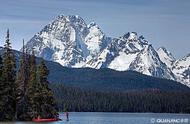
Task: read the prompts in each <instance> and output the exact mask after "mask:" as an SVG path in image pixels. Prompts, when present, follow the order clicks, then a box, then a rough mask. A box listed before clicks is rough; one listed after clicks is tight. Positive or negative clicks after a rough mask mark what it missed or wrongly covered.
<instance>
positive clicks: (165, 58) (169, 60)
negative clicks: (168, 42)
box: [157, 47, 176, 68]
mask: <svg viewBox="0 0 190 124" xmlns="http://www.w3.org/2000/svg"><path fill="white" fill-rule="evenodd" d="M157 53H158V55H159V57H160V59H161V61H162V62H164V63H165V64H166V65H167V66H168V67H169V68H171V67H172V64H173V63H174V62H175V61H176V59H175V58H174V56H173V55H172V53H171V52H169V51H168V50H166V48H164V47H160V48H159V49H158V50H157Z"/></svg>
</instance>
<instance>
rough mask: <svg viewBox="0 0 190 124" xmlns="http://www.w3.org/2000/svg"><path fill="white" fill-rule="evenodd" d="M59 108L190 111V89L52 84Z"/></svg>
mask: <svg viewBox="0 0 190 124" xmlns="http://www.w3.org/2000/svg"><path fill="white" fill-rule="evenodd" d="M51 88H52V90H53V92H54V95H55V98H56V100H57V103H58V107H59V111H76V112H81V111H82V112H154V113H190V93H185V92H167V91H159V90H154V89H152V90H144V91H127V92H118V91H117V92H114V91H95V90H87V89H86V90H84V89H81V88H76V87H75V88H74V87H68V86H64V85H63V84H51Z"/></svg>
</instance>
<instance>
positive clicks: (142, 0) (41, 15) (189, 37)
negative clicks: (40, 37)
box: [0, 0, 190, 58]
mask: <svg viewBox="0 0 190 124" xmlns="http://www.w3.org/2000/svg"><path fill="white" fill-rule="evenodd" d="M60 14H62V15H79V16H81V17H82V18H83V19H84V20H85V21H86V22H87V23H90V22H91V21H95V22H96V23H97V24H98V25H99V26H100V27H101V29H102V31H103V32H104V33H105V34H106V35H108V36H112V37H119V36H122V35H123V34H124V33H127V32H131V31H135V32H137V33H138V34H139V35H143V36H144V37H145V38H146V39H147V40H148V41H149V42H150V43H152V44H153V46H154V47H155V48H158V47H160V46H164V47H166V48H167V49H168V50H169V51H171V52H172V53H173V54H174V56H176V57H177V58H180V57H182V56H185V55H187V54H188V53H190V0H0V41H1V42H0V45H2V44H3V42H4V39H5V38H4V37H5V34H6V29H7V28H9V29H10V32H11V40H12V44H13V48H15V49H20V47H21V44H22V39H23V38H24V39H26V41H27V40H29V39H30V38H31V37H32V36H33V35H34V34H36V33H37V32H39V31H40V30H41V29H42V28H43V27H44V26H45V25H46V24H48V23H49V22H51V21H52V20H53V19H54V18H55V17H57V16H58V15H60Z"/></svg>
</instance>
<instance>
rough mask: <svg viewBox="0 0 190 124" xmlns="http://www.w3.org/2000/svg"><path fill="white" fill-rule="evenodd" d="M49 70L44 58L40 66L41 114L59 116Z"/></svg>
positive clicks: (47, 116) (45, 116)
mask: <svg viewBox="0 0 190 124" xmlns="http://www.w3.org/2000/svg"><path fill="white" fill-rule="evenodd" d="M48 74H49V70H48V68H47V66H46V65H45V62H44V60H42V61H41V63H40V65H39V67H38V75H39V82H40V85H41V102H42V103H41V107H40V116H41V117H44V118H52V117H56V118H57V117H58V112H57V108H56V103H55V99H54V96H53V93H52V91H51V89H50V88H49V86H48V84H49V82H48V80H47V77H48Z"/></svg>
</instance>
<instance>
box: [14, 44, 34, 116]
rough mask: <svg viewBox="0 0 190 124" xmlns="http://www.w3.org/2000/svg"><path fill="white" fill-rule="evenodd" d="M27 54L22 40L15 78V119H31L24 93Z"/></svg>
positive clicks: (26, 76)
mask: <svg viewBox="0 0 190 124" xmlns="http://www.w3.org/2000/svg"><path fill="white" fill-rule="evenodd" d="M27 66H28V63H27V54H26V53H25V49H24V40H23V53H22V57H21V59H20V66H19V70H18V73H17V79H16V102H17V105H16V117H17V120H31V118H30V114H29V104H28V97H27V95H26V90H27V84H28V71H29V69H28V68H27Z"/></svg>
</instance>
